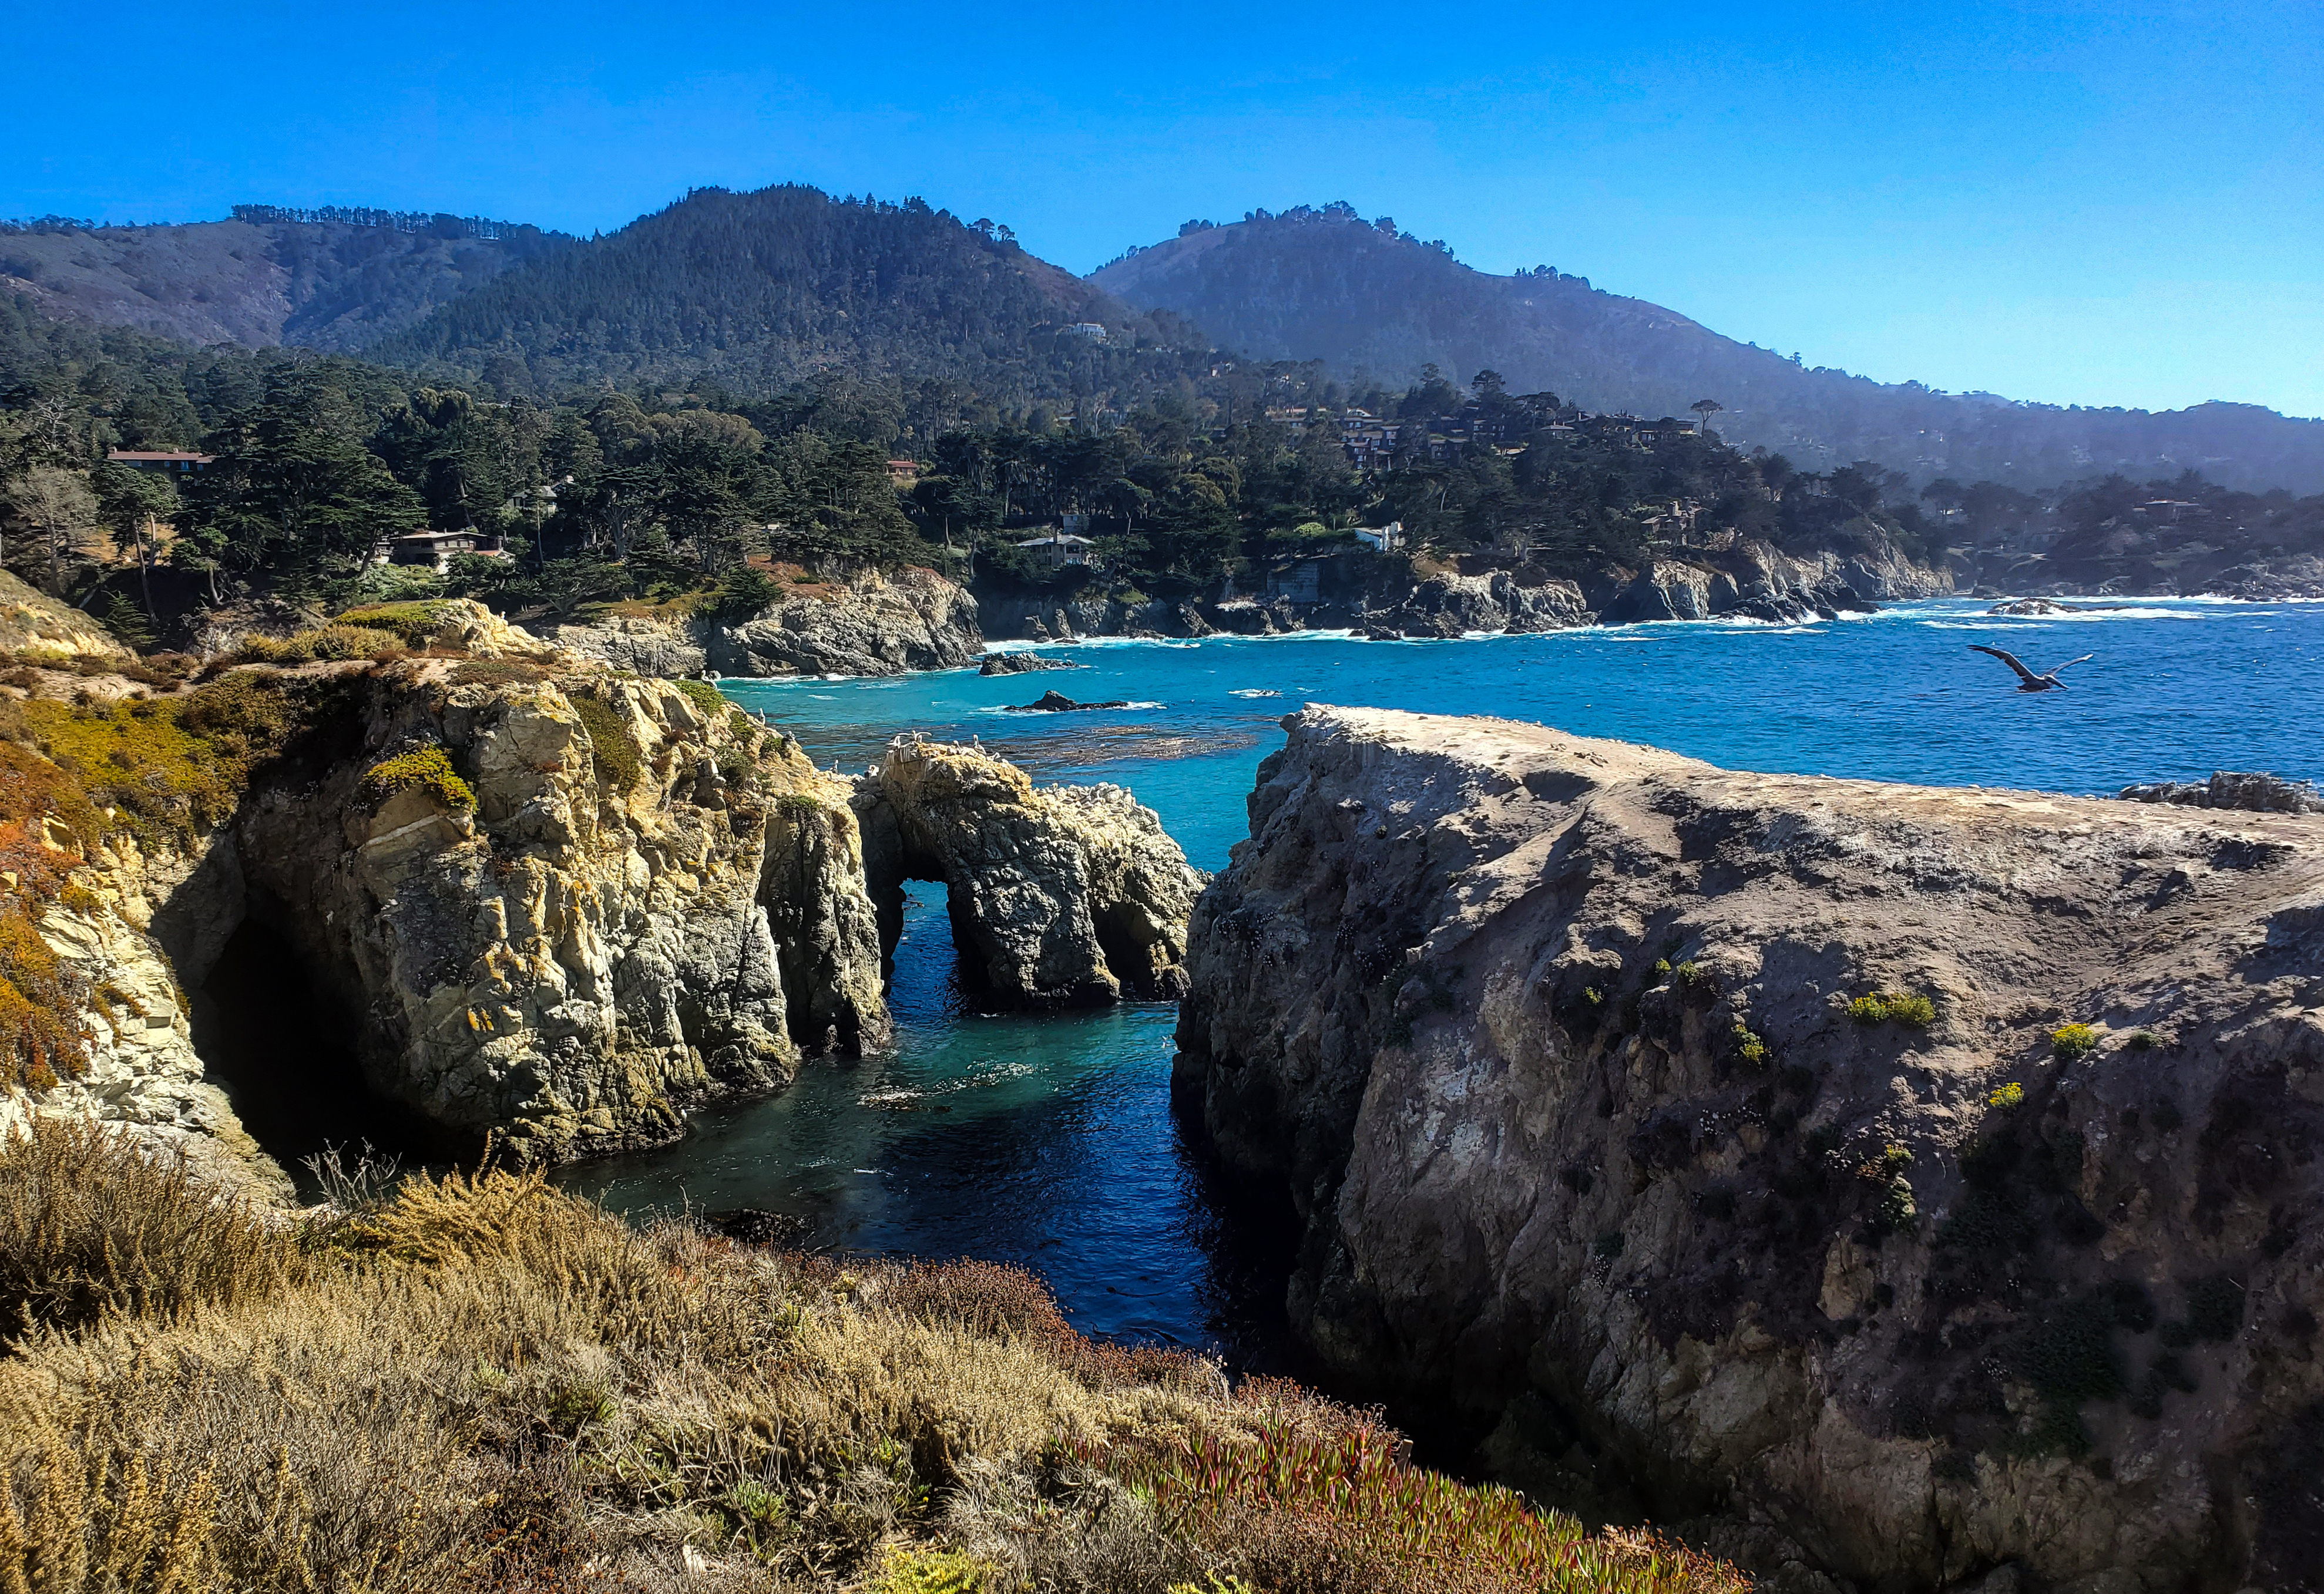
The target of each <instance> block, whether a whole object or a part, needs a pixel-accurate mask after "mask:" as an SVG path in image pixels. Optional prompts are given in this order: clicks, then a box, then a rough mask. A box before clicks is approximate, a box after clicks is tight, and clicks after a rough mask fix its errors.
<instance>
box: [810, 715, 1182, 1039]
mask: <svg viewBox="0 0 2324 1594" xmlns="http://www.w3.org/2000/svg"><path fill="white" fill-rule="evenodd" d="M855 809H856V814H857V815H858V817H859V819H860V821H861V824H862V831H863V837H864V853H865V874H866V877H867V879H868V880H869V881H870V884H871V892H872V895H873V897H874V898H875V899H877V900H879V901H880V902H881V904H882V905H883V908H885V909H886V910H887V911H889V912H890V914H891V915H892V914H894V913H897V912H899V911H900V907H899V898H900V894H901V887H902V882H903V881H904V880H942V881H944V882H945V888H946V892H947V897H948V900H949V902H950V905H951V913H952V921H953V940H954V944H955V945H957V946H958V947H959V949H960V953H961V957H962V964H963V968H964V971H965V972H967V973H968V974H969V975H970V976H971V978H972V979H973V980H975V981H977V982H979V983H980V984H982V986H983V987H984V988H986V990H989V991H990V992H991V994H992V995H993V996H994V997H995V998H997V999H998V1000H1003V1001H1010V1002H1015V1003H1019V1004H1022V1005H1028V1006H1039V1005H1047V1004H1074V1003H1091V1002H1110V1001H1118V1000H1122V999H1123V998H1124V997H1126V996H1145V997H1156V996H1176V994H1178V991H1179V990H1180V989H1181V987H1182V986H1183V983H1184V972H1183V971H1182V970H1181V969H1180V967H1179V964H1180V962H1181V960H1182V959H1183V958H1184V957H1185V946H1186V939H1185V937H1186V916H1187V913H1188V912H1189V911H1190V910H1191V909H1192V908H1193V907H1194V894H1195V893H1196V892H1197V891H1199V890H1200V889H1202V884H1203V875H1202V873H1201V871H1198V870H1195V869H1193V868H1191V867H1189V866H1188V864H1187V862H1186V858H1185V853H1183V852H1180V851H1179V850H1178V843H1176V842H1174V841H1172V840H1171V839H1170V837H1169V835H1168V834H1167V833H1165V832H1164V830H1163V829H1162V824H1161V821H1160V820H1159V819H1157V818H1156V817H1155V815H1154V811H1153V810H1152V809H1151V808H1147V807H1143V806H1139V803H1138V801H1137V799H1136V798H1134V797H1131V796H1130V793H1129V792H1128V791H1126V790H1124V789H1122V788H1120V787H1118V786H1059V787H1050V788H1047V789H1045V790H1040V791H1036V790H1035V789H1034V788H1033V782H1032V780H1031V779H1029V778H1028V776H1027V775H1026V774H1025V772H1024V771H1023V770H1022V769H1018V768H1017V767H1016V766H1015V765H1013V764H1010V763H1008V762H1006V761H1005V760H1001V759H996V758H991V757H989V756H987V755H986V754H984V753H982V752H981V751H976V750H974V749H972V748H966V747H957V746H946V745H943V744H939V743H935V742H908V741H901V740H899V741H898V742H895V743H894V744H893V745H891V746H890V748H889V750H888V754H887V757H886V758H885V759H883V760H881V763H880V764H879V766H878V767H877V768H875V769H872V770H871V771H870V772H868V773H867V774H865V775H864V776H863V777H862V779H860V780H859V781H858V782H857V783H856V788H855ZM897 923H898V921H896V920H894V919H893V918H891V919H890V923H889V924H888V925H887V926H884V932H885V939H886V941H887V943H888V944H890V946H892V945H893V944H894V941H895V935H896V929H897Z"/></svg>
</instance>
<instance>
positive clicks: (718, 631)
mask: <svg viewBox="0 0 2324 1594" xmlns="http://www.w3.org/2000/svg"><path fill="white" fill-rule="evenodd" d="M549 638H550V640H552V641H554V642H555V643H556V644H557V645H558V646H559V647H561V648H566V649H568V650H572V651H574V652H576V653H579V654H582V655H584V656H586V657H588V658H592V659H599V660H601V661H603V662H604V663H607V664H610V665H613V666H614V667H615V668H621V669H631V670H635V671H636V672H637V673H639V674H640V675H649V676H660V677H694V676H699V675H702V674H704V673H705V671H708V670H715V671H717V672H718V673H719V674H720V675H723V676H740V677H751V678H767V677H782V676H800V675H835V676H890V675H901V674H904V673H906V672H907V671H910V670H921V669H956V668H959V667H960V666H962V665H964V664H968V663H971V662H973V660H975V659H977V658H978V656H980V655H981V654H982V653H983V651H984V637H983V634H982V632H981V631H978V629H977V624H976V603H975V600H974V599H973V598H972V597H970V596H969V594H968V592H967V590H966V589H965V588H964V587H962V586H960V585H958V584H956V583H954V582H952V581H949V580H946V579H945V577H944V576H940V575H938V574H937V573H936V572H935V571H933V570H928V569H924V568H922V567H918V566H908V567H903V568H901V569H898V570H894V571H890V572H885V573H883V572H881V571H879V570H873V569H862V568H853V567H847V568H834V569H833V570H832V571H830V572H829V573H828V575H827V578H826V579H824V580H822V581H818V582H816V583H815V584H813V585H811V586H808V587H803V588H801V589H800V590H799V592H798V594H795V595H788V596H786V597H784V598H782V599H780V600H779V601H778V602H776V603H773V604H769V605H768V606H767V607H766V608H764V609H761V610H760V611H759V612H758V613H755V614H752V615H751V616H749V617H748V618H747V619H743V620H741V621H726V620H722V619H720V618H719V617H718V616H716V615H715V614H707V613H697V614H693V615H689V616H687V617H685V618H683V619H660V618H650V617H639V616H630V615H619V614H615V615H609V616H607V617H606V618H604V619H603V620H599V621H594V622H589V623H586V624H567V625H559V626H557V627H554V628H552V630H551V631H550V632H549Z"/></svg>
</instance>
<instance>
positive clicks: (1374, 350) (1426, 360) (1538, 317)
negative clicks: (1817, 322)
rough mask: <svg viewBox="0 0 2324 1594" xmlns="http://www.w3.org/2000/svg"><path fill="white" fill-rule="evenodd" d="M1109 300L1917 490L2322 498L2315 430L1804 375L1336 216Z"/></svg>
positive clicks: (1634, 302) (2321, 428) (1543, 278)
mask: <svg viewBox="0 0 2324 1594" xmlns="http://www.w3.org/2000/svg"><path fill="white" fill-rule="evenodd" d="M1090 280H1091V281H1093V282H1095V283H1097V284H1098V285H1099V286H1100V287H1102V288H1104V289H1106V290H1108V291H1110V292H1111V293H1113V294H1115V295H1117V296H1118V297H1120V299H1123V300H1124V301H1126V302H1128V303H1130V304H1132V305H1137V306H1139V307H1142V308H1145V309H1169V310H1175V311H1176V312H1177V313H1179V314H1180V315H1183V316H1185V317H1187V318H1190V319H1192V320H1194V321H1196V322H1198V323H1200V324H1201V325H1202V326H1203V328H1204V329H1205V330H1207V331H1208V332H1209V333H1210V334H1211V335H1212V336H1213V337H1215V338H1217V339H1218V340H1219V342H1220V343H1221V344H1222V346H1227V347H1231V348H1236V349H1240V350H1242V351H1243V352H1245V353H1247V354H1249V355H1251V356H1253V357H1255V358H1259V359H1291V360H1320V361H1322V362H1323V363H1324V364H1325V365H1326V366H1327V367H1328V368H1330V369H1331V370H1332V371H1333V373H1335V374H1340V375H1343V376H1351V375H1353V374H1355V373H1357V372H1358V371H1365V372H1369V373H1370V374H1371V375H1372V376H1373V377H1374V378H1376V379H1377V380H1379V381H1380V382H1384V383H1387V384H1389V385H1394V384H1397V383H1399V382H1404V381H1407V380H1409V379H1410V378H1411V377H1412V375H1413V374H1414V373H1417V372H1418V371H1419V370H1420V368H1421V367H1422V366H1423V365H1424V364H1434V365H1437V366H1439V367H1441V368H1442V369H1443V370H1444V371H1446V372H1447V373H1452V374H1453V375H1454V376H1455V377H1456V379H1465V378H1466V377H1468V376H1469V375H1471V373H1474V372H1476V371H1479V370H1480V369H1485V368H1490V369H1492V370H1495V371H1498V372H1499V373H1500V374H1501V376H1502V377H1503V378H1504V379H1505V380H1506V382H1508V386H1509V387H1510V388H1511V390H1512V391H1525V390H1529V389H1545V390H1549V391H1553V392H1556V393H1558V394H1560V395H1561V396H1563V397H1564V398H1565V399H1567V400H1569V401H1573V402H1577V403H1580V404H1582V405H1584V406H1587V407H1589V408H1591V409H1593V410H1628V411H1631V412H1634V413H1637V414H1640V415H1644V416H1647V417H1654V416H1659V415H1668V414H1683V413H1684V412H1685V410H1686V409H1687V408H1688V407H1689V406H1690V405H1692V403H1694V402H1695V401H1698V400H1701V399H1706V398H1708V399H1711V400H1712V401H1715V402H1717V403H1718V404H1719V405H1720V406H1721V407H1722V408H1721V410H1720V413H1719V414H1718V415H1717V417H1716V424H1717V426H1718V428H1719V430H1720V433H1721V434H1722V435H1723V436H1725V437H1726V438H1729V440H1730V441H1732V442H1736V443H1738V444H1740V445H1741V446H1743V447H1754V446H1757V447H1766V448H1770V449H1775V450H1779V451H1781V452H1783V453H1784V454H1785V455H1787V456H1790V457H1791V458H1792V459H1794V461H1796V462H1798V463H1800V464H1803V465H1812V466H1813V467H1815V468H1818V469H1826V468H1830V467H1831V466H1833V465H1841V464H1846V463H1849V462H1850V461H1854V460H1858V459H1869V460H1875V461H1877V462H1878V463H1880V464H1882V465H1887V466H1889V467H1891V468H1893V469H1897V470H1902V471H1904V472H1907V473H1908V474H1910V475H1914V477H1916V478H1918V479H1922V480H1926V479H1928V478H1931V477H1936V476H1954V477H1959V478H1961V479H1963V480H1967V479H1970V478H1985V479H1989V480H1993V481H1997V482H2007V483H2011V484H2016V485H2019V486H2033V485H2037V484H2044V483H2050V482H2057V481H2063V480H2069V479H2071V478H2074V477H2077V476H2083V475H2097V474H2102V473H2105V472H2107V471H2121V472H2124V473H2126V474H2130V475H2138V476H2152V475H2174V474H2176V473H2177V472H2178V471H2181V470H2184V469H2199V470H2201V471H2202V472H2204V473H2205V474H2206V475H2209V476H2210V477H2212V478H2214V479H2216V480H2219V481H2223V482H2226V483H2227V484H2231V485H2235V486H2238V487H2246V488H2252V489H2260V488H2265V487H2273V486H2282V487H2289V488H2291V489H2292V490H2293V491H2295V492H2314V491H2317V490H2318V489H2319V488H2324V421H2315V420H2299V419H2287V418H2285V417H2283V416H2281V415H2278V414H2275V413H2274V412H2273V411H2272V410H2264V409H2261V408H2259V407H2258V406H2256V405H2246V404H2227V403H2211V404H2201V405H2197V406H2195V407H2193V408H2191V409H2188V410H2172V411H2167V412H2163V413H2149V412H2147V411H2144V410H2069V409H2061V408H2057V407H2055V406H2050V405H2039V404H2025V403H2015V402H2011V401H2006V400H2001V399H1997V398H1994V397H1992V396H1991V395H1987V394H1974V395H1967V394H1952V393H1941V392H1934V391H1932V390H1931V389H1928V388H1925V387H1923V386H1922V385H1921V384H1919V383H1917V382H1904V383H1881V382H1873V381H1871V380H1869V379H1868V378H1866V377H1861V376H1852V375H1850V374H1849V373H1846V372H1843V371H1837V370H1831V369H1827V368H1821V367H1819V368H1812V369H1810V368H1803V366H1801V365H1799V364H1795V363H1794V361H1793V360H1791V359H1787V358H1785V357H1784V356H1783V355H1778V354H1776V353H1775V352H1774V351H1773V350H1769V349H1761V348H1757V347H1754V346H1750V345H1748V344H1741V343H1738V342H1736V341H1735V340H1734V339H1732V338H1729V337H1723V336H1720V335H1719V334H1717V333H1715V332H1712V331H1711V330H1710V329H1709V328H1708V327H1703V326H1701V325H1700V324H1698V323H1696V322H1694V321H1692V320H1689V319H1688V318H1686V317H1684V316H1682V315H1679V314H1678V313H1676V312H1675V311H1673V310H1668V309H1664V308H1663V307H1661V306H1659V305H1655V304H1650V303H1648V302H1646V300H1644V299H1626V298H1623V297H1621V296H1619V295H1618V294H1611V293H1608V292H1606V291H1604V290H1599V289H1593V288H1592V287H1591V285H1590V282H1589V281H1588V279H1586V278H1582V277H1574V276H1568V275H1565V274H1563V273H1561V272H1556V271H1554V270H1553V269H1552V268H1549V267H1546V266H1545V267H1542V268H1539V269H1538V270H1536V271H1533V272H1520V273H1518V274H1517V275H1515V276H1509V277H1499V276H1493V275H1490V274H1489V273H1487V272H1479V271H1476V270H1474V269H1472V268H1471V267H1469V266H1466V265H1463V264H1462V263H1460V262H1459V261H1458V260H1456V259H1454V258H1453V257H1452V254H1451V253H1450V252H1449V251H1447V250H1446V249H1445V248H1444V246H1443V244H1429V243H1423V242H1421V241H1419V240H1418V239H1416V238H1414V237H1413V236H1412V235H1410V234H1409V233H1398V232H1397V230H1396V226H1395V224H1394V223H1393V222H1392V221H1389V220H1388V219H1387V218H1382V219H1381V220H1380V221H1379V222H1366V221H1364V220H1362V219H1361V218H1360V217H1358V216H1357V215H1356V213H1355V212H1354V210H1353V209H1352V208H1351V207H1348V206H1346V205H1344V204H1341V205H1333V206H1327V207H1324V208H1323V209H1321V210H1315V209H1310V208H1308V207H1299V208H1298V209H1296V210H1293V211H1289V212H1286V213H1285V214H1283V215H1281V216H1270V215H1268V213H1266V212H1264V211H1260V212H1254V213H1253V214H1252V215H1251V216H1250V217H1247V218H1246V219H1245V220H1243V221H1241V222H1237V223H1231V224H1228V225H1225V226H1212V225H1210V224H1207V223H1189V224H1188V226H1187V227H1186V228H1185V229H1184V230H1182V231H1181V233H1180V234H1179V235H1178V236H1177V237H1176V238H1174V239H1170V240H1168V241H1167V242H1165V243H1161V244H1156V245H1154V246H1153V247H1151V248H1146V249H1138V250H1133V251H1131V252H1130V253H1128V254H1126V255H1124V256H1123V257H1122V258H1120V260H1117V261H1114V262H1112V263H1111V264H1109V265H1106V266H1104V267H1102V268H1101V269H1100V270H1099V271H1098V272H1095V273H1093V275H1092V277H1091V279H1090Z"/></svg>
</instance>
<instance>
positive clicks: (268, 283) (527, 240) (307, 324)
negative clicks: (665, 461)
mask: <svg viewBox="0 0 2324 1594" xmlns="http://www.w3.org/2000/svg"><path fill="white" fill-rule="evenodd" d="M236 209H237V210H238V211H240V212H241V213H242V214H240V215H237V216H236V217H234V218H233V219H230V220H226V221H206V222H193V223H189V224H187V225H185V226H97V227H82V226H72V225H69V224H64V223H59V222H55V221H51V222H45V223H42V224H37V225H34V226H20V227H16V228H13V229H11V230H9V231H6V232H5V233H0V298H5V297H8V296H11V295H14V294H23V295H25V296H27V297H29V298H30V299H32V302H33V303H35V304H36V305H38V306H39V307H40V309H42V312H43V313H45V314H47V315H50V316H52V317H55V318H57V319H59V320H63V321H72V322H78V323H80V324H82V325H86V326H92V327H132V328H134V329H136V330H138V331H142V332H151V333H158V334H160V335H161V336H168V337H174V338H178V339H180V340H181V341H184V342H187V343H191V344H197V345H202V346H208V345H210V344H216V343H232V344H239V345H241V346H244V347H248V348H265V347H272V346H275V345H279V344H296V345H301V346H306V347H309V348H317V349H323V350H327V351H329V352H333V353H346V352H349V351H352V350H355V349H358V348H361V347H363V346H365V345H368V344H371V343H374V342H376V341H378V340H379V339H380V338H382V337H383V336H387V335H388V334H390V333H392V332H395V331H398V330H400V329H401V328H402V327H407V326H409V325H410V324H411V323H412V322H414V321H416V320H419V319H420V318H421V317H423V316H425V315H426V314H428V312H429V311H430V310H432V309H435V308H436V307H437V306H438V305H440V304H443V303H445V302H447V301H448V300H450V299H456V298H457V297H459V296H460V295H462V294H464V293H466V292H468V291H470V290H474V289H475V288H476V287H477V286H478V285H479V284H481V283H484V282H488V281H491V280H492V279H493V278H494V277H496V276H498V275H499V274H500V273H501V272H503V271H505V270H506V269H507V268H508V267H509V266H511V265H512V264H515V263H520V262H522V261H526V260H530V259H533V258H535V257H537V256H540V255H545V254H553V253H557V252H558V251H559V250H561V249H564V248H567V247H569V246H570V245H572V244H575V243H576V242H577V240H576V239H573V238H571V237H568V236H567V235H564V234H562V233H549V232H543V231H542V230H541V229H539V227H533V226H502V225H498V224H485V225H484V226H482V227H481V228H480V227H479V225H478V224H477V223H475V222H474V221H465V220H463V219H462V218H460V217H451V216H439V217H387V216H386V215H385V213H361V212H357V213H333V214H335V215H337V214H356V215H372V216H377V217H380V218H381V219H380V220H378V221H376V222H372V221H360V222H358V221H347V220H339V219H331V220H320V221H307V220H286V219H280V217H283V216H284V215H285V214H286V213H284V212H281V211H277V210H274V209H272V207H263V206H240V207H236ZM288 214H293V215H295V214H298V213H288ZM398 222H401V224H402V225H401V226H398V225H394V224H395V223H398ZM479 231H483V232H484V233H486V234H488V235H486V236H478V235H476V234H477V233H478V232H479Z"/></svg>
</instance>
